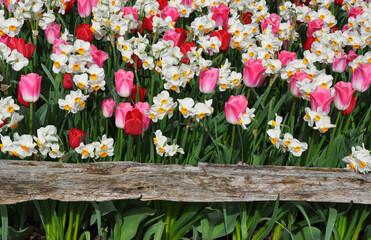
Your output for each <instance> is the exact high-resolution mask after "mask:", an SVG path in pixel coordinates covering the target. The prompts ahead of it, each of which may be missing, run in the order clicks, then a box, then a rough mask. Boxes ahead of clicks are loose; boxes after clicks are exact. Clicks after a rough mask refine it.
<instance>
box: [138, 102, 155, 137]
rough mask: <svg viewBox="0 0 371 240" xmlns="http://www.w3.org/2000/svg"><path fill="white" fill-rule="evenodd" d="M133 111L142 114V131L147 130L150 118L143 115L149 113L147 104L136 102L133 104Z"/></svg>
mask: <svg viewBox="0 0 371 240" xmlns="http://www.w3.org/2000/svg"><path fill="white" fill-rule="evenodd" d="M134 109H138V110H139V111H140V112H141V113H142V116H143V130H144V131H145V130H147V129H148V127H149V124H150V122H151V120H152V119H151V118H150V117H148V116H147V114H145V113H144V112H145V111H149V110H150V109H151V107H150V106H149V103H147V102H137V104H135V107H134Z"/></svg>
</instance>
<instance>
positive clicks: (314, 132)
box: [305, 130, 316, 166]
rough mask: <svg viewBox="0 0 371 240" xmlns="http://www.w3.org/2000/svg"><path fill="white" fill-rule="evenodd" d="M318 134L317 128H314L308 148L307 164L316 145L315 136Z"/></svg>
mask: <svg viewBox="0 0 371 240" xmlns="http://www.w3.org/2000/svg"><path fill="white" fill-rule="evenodd" d="M315 136H316V130H313V133H312V138H311V140H310V145H309V148H308V154H307V159H306V160H305V166H307V164H308V162H309V160H310V157H311V155H310V154H311V152H312V148H313V145H314V138H315Z"/></svg>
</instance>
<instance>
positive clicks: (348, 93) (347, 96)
mask: <svg viewBox="0 0 371 240" xmlns="http://www.w3.org/2000/svg"><path fill="white" fill-rule="evenodd" d="M334 88H335V99H334V105H335V108H336V109H337V110H346V109H347V108H348V107H349V105H350V101H351V100H352V98H353V93H354V92H355V91H356V90H352V83H350V82H338V83H336V84H335V86H334Z"/></svg>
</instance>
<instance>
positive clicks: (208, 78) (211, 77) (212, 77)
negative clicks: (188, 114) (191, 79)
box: [198, 67, 219, 94]
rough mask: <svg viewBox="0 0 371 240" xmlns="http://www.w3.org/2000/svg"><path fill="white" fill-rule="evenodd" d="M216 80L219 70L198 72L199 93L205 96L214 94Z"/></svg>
mask: <svg viewBox="0 0 371 240" xmlns="http://www.w3.org/2000/svg"><path fill="white" fill-rule="evenodd" d="M218 78H219V69H217V68H213V67H212V68H210V69H206V70H205V71H202V72H200V75H199V84H198V86H199V88H200V91H201V92H202V93H205V94H209V93H212V92H214V90H215V87H216V83H217V82H218Z"/></svg>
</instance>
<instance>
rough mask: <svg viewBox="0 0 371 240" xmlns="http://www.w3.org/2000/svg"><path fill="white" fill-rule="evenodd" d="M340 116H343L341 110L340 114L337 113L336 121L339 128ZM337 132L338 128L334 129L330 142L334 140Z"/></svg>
mask: <svg viewBox="0 0 371 240" xmlns="http://www.w3.org/2000/svg"><path fill="white" fill-rule="evenodd" d="M340 116H341V111H339V112H338V115H337V117H336V121H335V125H336V127H337V128H338V123H339V119H340ZM336 132H337V131H336V129H334V130H333V132H332V133H331V137H330V143H332V140H333V139H334V137H335V133H336Z"/></svg>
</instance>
